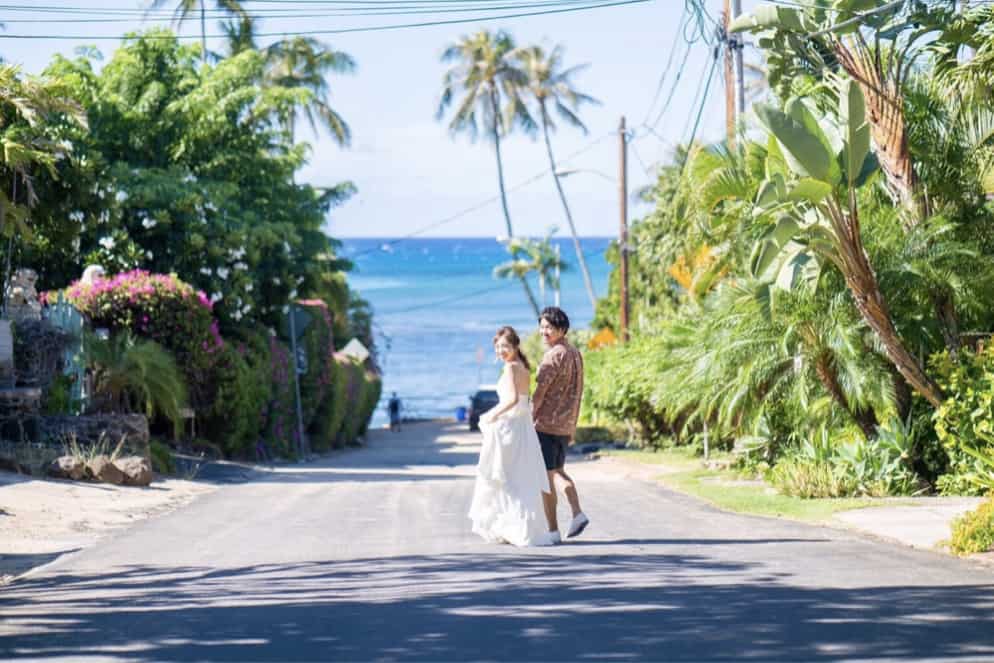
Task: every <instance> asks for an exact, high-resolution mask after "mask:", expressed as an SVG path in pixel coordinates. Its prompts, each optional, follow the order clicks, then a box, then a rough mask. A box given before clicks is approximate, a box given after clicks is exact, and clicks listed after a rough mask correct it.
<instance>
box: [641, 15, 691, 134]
mask: <svg viewBox="0 0 994 663" xmlns="http://www.w3.org/2000/svg"><path fill="white" fill-rule="evenodd" d="M686 16H687V4H686V3H684V5H683V13H682V14H680V20H679V21H678V23H679V25H683V22H684V18H685V17H686ZM680 36H681V35H680V28H679V27H677V29H676V32H674V34H673V45H672V46H670V56H669V58H667V60H666V66H665V67H663V73H662V74H660V76H659V83H657V84H656V92H655V94H653V95H652V102H651V103H650V104H649V108H648V109H647V110H646V111H645V119H644V120H642V124H645V123H646V122H648V121H649V117H650V116H651V115H652V109H653V108H655V107H656V102H657V101H659V95H660V93H661V92H662V91H663V83H665V82H666V77H667V76H668V75H669V73H670V67H671V66H672V65H673V54H674V53H676V45H677V42H679V41H680Z"/></svg>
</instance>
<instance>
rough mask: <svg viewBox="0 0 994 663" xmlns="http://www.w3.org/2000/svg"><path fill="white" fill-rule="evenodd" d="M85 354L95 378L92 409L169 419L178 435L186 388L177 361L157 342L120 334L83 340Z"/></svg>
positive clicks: (85, 336) (89, 336) (87, 337)
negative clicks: (136, 412) (141, 413)
mask: <svg viewBox="0 0 994 663" xmlns="http://www.w3.org/2000/svg"><path fill="white" fill-rule="evenodd" d="M83 354H84V356H85V357H86V362H87V364H88V366H89V368H90V370H91V371H92V374H93V408H94V409H95V410H96V411H99V412H134V411H135V410H140V409H144V410H145V412H146V413H147V414H148V415H149V416H154V415H155V414H156V413H158V414H162V415H164V416H165V417H167V418H168V419H169V420H170V421H171V422H172V423H173V425H174V426H175V427H176V429H177V431H178V430H179V429H180V427H181V426H182V417H181V415H180V411H181V410H182V408H183V407H184V406H185V404H186V401H187V389H186V384H185V383H184V381H183V376H182V374H181V373H180V370H179V368H178V367H177V366H176V361H175V359H173V357H172V355H170V354H169V352H167V351H166V350H165V349H163V348H162V346H161V345H159V344H158V343H155V342H154V341H148V340H141V339H136V338H134V337H133V336H132V335H131V334H130V333H129V332H120V333H118V334H115V335H114V336H112V337H110V338H109V339H106V340H105V339H102V338H99V337H98V336H95V335H92V334H85V335H84V336H83Z"/></svg>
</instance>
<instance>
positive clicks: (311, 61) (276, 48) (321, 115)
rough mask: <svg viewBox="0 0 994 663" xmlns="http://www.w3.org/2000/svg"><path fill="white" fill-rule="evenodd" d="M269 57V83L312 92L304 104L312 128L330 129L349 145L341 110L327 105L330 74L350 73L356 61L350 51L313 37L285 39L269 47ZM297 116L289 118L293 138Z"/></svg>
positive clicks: (305, 114) (349, 136)
mask: <svg viewBox="0 0 994 663" xmlns="http://www.w3.org/2000/svg"><path fill="white" fill-rule="evenodd" d="M266 57H267V60H268V64H267V71H266V81H265V82H266V83H267V84H269V85H274V86H280V87H285V88H300V89H304V90H308V91H309V92H311V95H312V96H311V99H310V101H309V102H308V103H306V104H305V105H303V106H302V107H301V109H300V110H301V111H303V113H304V117H306V118H307V121H308V123H309V124H310V125H311V128H312V129H313V130H314V131H315V132H317V130H318V126H319V125H320V126H322V127H324V128H325V129H327V130H328V133H330V134H331V137H332V138H334V139H335V142H337V143H338V144H339V145H343V146H344V145H348V144H349V142H350V141H351V139H352V132H351V130H350V129H349V125H348V124H346V122H345V120H344V119H343V118H342V116H341V115H339V114H338V112H337V111H336V110H335V109H333V108H332V107H331V106H329V105H328V94H329V92H330V88H329V86H328V79H327V76H328V74H330V73H336V74H351V73H352V72H354V71H355V69H356V63H355V60H353V59H352V56H350V55H349V54H348V53H344V52H342V51H336V50H334V49H332V48H330V47H329V46H327V45H325V44H324V43H322V42H320V41H318V40H317V39H313V38H310V37H290V38H286V39H282V40H280V41H278V42H276V43H274V44H272V45H270V46H269V47H268V48H267V49H266ZM295 125H296V122H295V118H294V117H293V116H291V117H290V118H288V120H287V128H288V129H289V131H290V138H291V141H292V140H293V138H294V134H295V131H296V127H295Z"/></svg>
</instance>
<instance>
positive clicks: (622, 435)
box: [574, 425, 628, 444]
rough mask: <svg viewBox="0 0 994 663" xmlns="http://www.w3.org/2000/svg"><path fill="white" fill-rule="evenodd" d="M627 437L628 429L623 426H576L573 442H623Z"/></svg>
mask: <svg viewBox="0 0 994 663" xmlns="http://www.w3.org/2000/svg"><path fill="white" fill-rule="evenodd" d="M627 439H628V431H627V430H625V428H624V427H622V426H618V425H613V426H577V428H576V437H575V438H574V442H576V443H577V444H586V443H588V442H624V441H626V440H627Z"/></svg>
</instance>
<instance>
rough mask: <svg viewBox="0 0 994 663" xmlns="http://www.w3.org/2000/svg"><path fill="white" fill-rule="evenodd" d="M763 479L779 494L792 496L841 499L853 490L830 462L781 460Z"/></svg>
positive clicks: (851, 483)
mask: <svg viewBox="0 0 994 663" xmlns="http://www.w3.org/2000/svg"><path fill="white" fill-rule="evenodd" d="M766 478H767V481H769V482H770V483H771V484H773V486H774V487H775V488H776V489H777V490H779V491H780V492H781V493H783V494H784V495H793V496H794V497H845V496H847V495H851V494H852V493H853V489H854V487H855V484H854V483H853V482H852V481H851V480H849V478H848V477H846V476H845V474H842V473H840V472H838V470H837V469H836V466H835V465H833V464H832V463H830V462H828V461H825V460H818V459H814V458H806V457H803V456H791V457H787V458H783V459H782V460H781V461H780V462H779V463H777V464H776V465H774V466H773V469H771V470H770V471H769V473H768V474H767V477H766Z"/></svg>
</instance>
